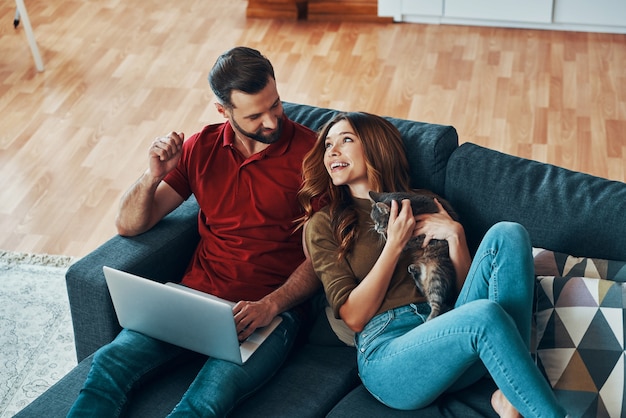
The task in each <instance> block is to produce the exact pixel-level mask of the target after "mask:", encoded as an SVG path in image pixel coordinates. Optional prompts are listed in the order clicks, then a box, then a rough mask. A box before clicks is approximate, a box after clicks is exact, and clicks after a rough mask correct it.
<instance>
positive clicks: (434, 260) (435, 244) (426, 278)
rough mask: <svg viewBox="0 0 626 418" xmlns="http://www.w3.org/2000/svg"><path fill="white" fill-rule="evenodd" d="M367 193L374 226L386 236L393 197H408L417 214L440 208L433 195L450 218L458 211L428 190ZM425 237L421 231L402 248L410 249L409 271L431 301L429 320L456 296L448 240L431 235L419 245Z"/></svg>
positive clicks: (400, 199)
mask: <svg viewBox="0 0 626 418" xmlns="http://www.w3.org/2000/svg"><path fill="white" fill-rule="evenodd" d="M369 194H370V197H371V198H372V200H373V201H374V203H373V204H372V212H371V217H372V220H373V221H374V228H375V230H376V232H378V233H379V234H381V235H382V236H383V237H385V238H387V224H388V223H389V211H390V208H391V201H393V200H395V201H397V202H398V203H399V204H400V202H401V201H402V200H403V199H409V200H410V201H411V208H412V209H413V215H419V214H423V213H437V212H438V211H439V208H438V207H437V205H436V203H435V201H434V198H437V200H438V201H439V203H441V205H442V206H443V207H444V209H445V210H446V211H447V212H448V213H449V214H450V216H451V217H452V219H454V220H455V221H458V220H459V219H458V215H457V214H456V212H454V210H453V209H452V207H451V206H450V204H449V203H448V202H446V201H445V200H444V199H442V198H441V197H439V196H437V195H436V194H435V193H432V192H430V191H427V190H415V191H414V192H412V193H401V192H394V193H376V192H370V193H369ZM424 238H425V236H424V235H418V236H416V237H413V238H411V239H410V240H409V242H408V243H407V244H406V246H405V247H404V250H405V251H411V252H412V253H413V259H412V264H411V265H410V266H409V273H410V274H411V277H413V280H414V281H415V284H416V285H417V288H418V289H419V291H420V292H422V294H423V295H424V296H425V297H426V299H427V300H428V302H429V303H430V306H431V312H430V315H429V316H428V318H427V319H426V320H427V321H428V320H431V319H433V318H435V317H436V316H439V315H441V314H442V313H444V312H447V311H449V310H450V309H452V307H453V306H454V302H455V299H456V272H455V270H454V265H453V264H452V260H451V259H450V252H449V250H448V241H445V240H435V239H432V240H430V242H429V243H428V245H427V246H426V247H425V248H422V245H423V243H424Z"/></svg>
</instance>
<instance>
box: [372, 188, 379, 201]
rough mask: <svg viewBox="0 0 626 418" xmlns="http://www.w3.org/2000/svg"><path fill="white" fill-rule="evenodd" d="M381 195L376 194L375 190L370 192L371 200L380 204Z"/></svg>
mask: <svg viewBox="0 0 626 418" xmlns="http://www.w3.org/2000/svg"><path fill="white" fill-rule="evenodd" d="M380 195H381V193H376V192H375V191H373V190H370V198H371V199H372V200H373V201H374V202H379V201H380Z"/></svg>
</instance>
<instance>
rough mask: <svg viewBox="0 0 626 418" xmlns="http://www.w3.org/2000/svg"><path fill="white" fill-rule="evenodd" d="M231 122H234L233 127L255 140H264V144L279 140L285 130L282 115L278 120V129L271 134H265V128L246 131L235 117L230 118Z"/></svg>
mask: <svg viewBox="0 0 626 418" xmlns="http://www.w3.org/2000/svg"><path fill="white" fill-rule="evenodd" d="M230 122H231V123H232V124H233V127H234V128H235V129H237V130H238V131H239V132H240V133H241V134H242V135H244V136H246V137H248V138H250V139H253V140H255V141H258V142H262V143H263V144H273V143H274V142H276V141H278V140H279V139H280V135H281V133H282V131H283V118H282V116H281V117H279V118H278V119H277V120H276V129H274V131H273V132H272V133H270V134H263V128H260V129H258V130H257V131H256V132H247V131H244V130H243V129H242V128H241V126H239V124H238V123H237V121H236V120H235V118H233V117H231V118H230Z"/></svg>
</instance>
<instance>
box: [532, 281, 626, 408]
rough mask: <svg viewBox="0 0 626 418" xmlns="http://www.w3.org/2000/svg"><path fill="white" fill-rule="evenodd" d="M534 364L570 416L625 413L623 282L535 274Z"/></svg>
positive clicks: (625, 294) (624, 286)
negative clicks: (535, 359)
mask: <svg viewBox="0 0 626 418" xmlns="http://www.w3.org/2000/svg"><path fill="white" fill-rule="evenodd" d="M537 280H538V286H537V309H536V313H535V321H536V341H537V347H536V352H537V365H538V367H539V368H540V370H542V371H543V372H544V374H545V375H546V377H547V378H548V380H549V382H550V384H551V385H552V387H553V389H554V392H555V394H556V396H557V398H558V399H559V400H560V401H561V403H562V404H563V406H564V407H565V408H566V409H567V410H568V412H569V413H570V414H571V415H572V416H582V417H596V416H615V417H617V416H626V408H624V405H623V401H622V398H623V395H624V373H625V371H626V370H625V363H624V316H625V315H626V311H625V310H624V308H625V303H624V299H625V298H626V284H625V283H619V282H614V281H610V280H602V279H597V278H586V277H554V276H538V278H537Z"/></svg>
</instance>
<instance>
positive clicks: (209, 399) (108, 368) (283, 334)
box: [68, 312, 300, 417]
mask: <svg viewBox="0 0 626 418" xmlns="http://www.w3.org/2000/svg"><path fill="white" fill-rule="evenodd" d="M281 316H282V318H283V320H282V322H281V323H280V324H279V325H278V327H277V328H276V329H275V330H274V332H273V333H272V334H271V335H270V336H269V337H268V338H267V339H266V340H265V342H264V343H263V344H262V345H261V346H260V347H259V348H258V349H257V351H256V352H255V353H254V354H253V355H252V357H250V359H249V360H248V361H247V362H246V363H245V364H244V365H243V366H240V365H237V364H235V363H231V362H228V361H224V360H218V359H215V358H211V357H208V358H207V360H206V362H205V364H204V366H203V367H202V368H201V369H200V371H199V372H198V375H197V376H196V378H195V380H194V381H193V382H192V384H191V385H190V386H189V389H188V390H187V392H186V393H185V394H184V395H183V398H182V399H181V401H180V403H179V404H178V405H177V406H176V408H175V409H174V410H173V411H172V413H171V414H170V416H172V417H176V416H179V417H224V416H226V415H227V414H228V412H229V411H230V410H231V409H232V408H233V407H234V406H235V405H236V404H237V402H239V401H240V400H241V399H243V398H245V397H246V396H248V395H250V394H251V393H252V392H254V391H255V390H256V389H258V388H259V387H260V386H261V385H263V383H265V382H266V381H267V380H268V379H270V378H271V377H272V376H273V375H274V373H275V372H276V371H277V370H278V367H279V366H280V365H281V364H282V362H283V361H284V359H285V358H286V357H287V354H288V353H289V350H290V349H291V346H292V345H293V342H294V340H295V338H296V334H297V332H298V328H299V326H300V319H299V317H298V315H297V314H295V313H294V312H285V313H283V314H281ZM181 326H184V324H181ZM193 357H194V356H193V354H192V353H191V352H189V351H188V350H185V349H183V348H180V347H177V346H174V345H171V344H168V343H165V342H162V341H159V340H155V339H154V338H150V337H147V336H145V335H143V334H140V333H137V332H134V331H129V330H126V329H124V330H122V332H120V334H119V335H118V336H117V338H115V340H114V341H112V342H111V343H110V344H107V345H106V346H104V347H102V348H100V349H99V350H98V351H97V352H96V354H95V356H94V359H93V363H92V365H91V370H90V372H89V375H88V376H87V380H86V382H85V385H84V386H83V389H82V390H81V392H80V394H79V396H78V399H77V400H76V402H75V403H74V405H73V406H72V409H71V410H70V412H69V414H68V416H71V417H81V416H84V417H86V416H89V417H117V416H119V415H120V414H122V412H123V409H124V405H125V403H126V401H127V398H128V394H129V392H130V391H131V390H132V388H133V387H134V386H135V385H136V384H137V383H138V382H140V381H141V380H142V379H144V378H148V377H149V376H153V375H154V374H158V373H159V372H161V373H166V371H167V369H168V368H171V367H175V366H176V365H179V364H180V362H181V361H184V359H185V358H187V359H189V358H193Z"/></svg>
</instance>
